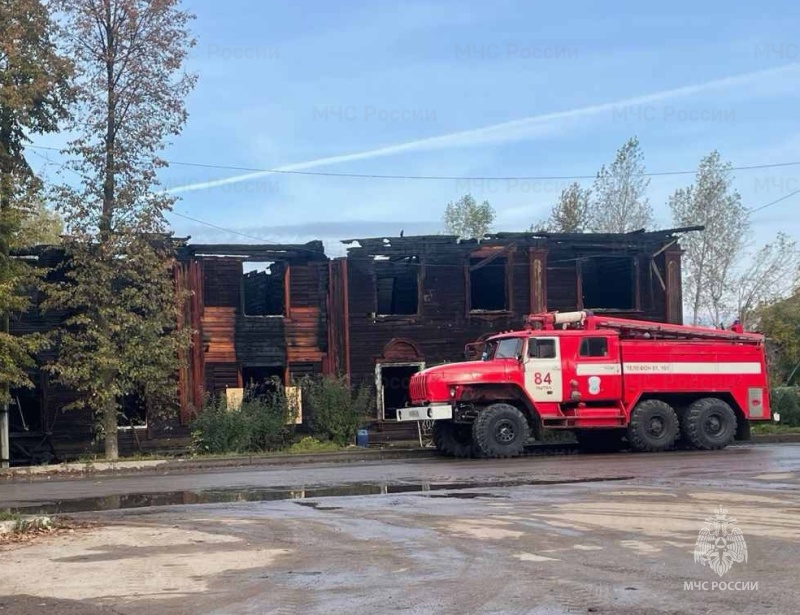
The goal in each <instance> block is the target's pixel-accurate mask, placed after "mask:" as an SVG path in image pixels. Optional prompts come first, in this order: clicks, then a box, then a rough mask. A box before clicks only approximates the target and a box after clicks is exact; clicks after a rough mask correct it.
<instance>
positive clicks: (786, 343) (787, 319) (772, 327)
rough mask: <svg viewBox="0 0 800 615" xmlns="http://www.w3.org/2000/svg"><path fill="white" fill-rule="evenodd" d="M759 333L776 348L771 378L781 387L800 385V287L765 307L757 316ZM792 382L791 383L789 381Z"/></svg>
mask: <svg viewBox="0 0 800 615" xmlns="http://www.w3.org/2000/svg"><path fill="white" fill-rule="evenodd" d="M755 317H756V320H757V322H758V328H759V330H760V331H761V332H762V333H764V334H765V335H766V336H767V337H768V338H769V339H770V340H772V342H773V343H775V344H776V345H777V350H778V357H777V361H775V364H774V365H772V366H771V367H772V368H773V373H772V376H773V378H774V380H775V381H776V382H777V383H779V384H784V383H785V384H792V383H794V384H797V383H799V382H800V369H797V367H798V365H800V286H797V287H796V288H795V290H794V292H793V293H792V294H791V295H790V296H789V297H787V298H785V299H781V300H779V301H775V302H773V303H771V304H769V305H763V306H761V307H760V308H759V309H758V310H756V314H755ZM790 378H792V382H788V380H789V379H790Z"/></svg>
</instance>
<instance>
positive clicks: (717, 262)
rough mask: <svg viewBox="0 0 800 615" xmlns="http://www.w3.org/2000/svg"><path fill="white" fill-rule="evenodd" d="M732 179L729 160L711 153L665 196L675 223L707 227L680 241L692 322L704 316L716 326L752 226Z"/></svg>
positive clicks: (728, 297) (723, 311)
mask: <svg viewBox="0 0 800 615" xmlns="http://www.w3.org/2000/svg"><path fill="white" fill-rule="evenodd" d="M732 182H733V178H732V176H731V164H730V163H729V162H722V159H721V156H720V154H719V152H717V151H713V152H711V153H710V154H708V155H706V156H704V157H703V159H702V160H701V161H700V165H699V167H698V169H697V174H696V176H695V180H694V184H692V185H690V186H687V187H686V188H680V189H678V190H676V191H675V193H674V194H673V195H672V196H671V197H670V199H669V207H670V210H671V212H672V220H673V224H674V225H675V226H679V227H680V226H693V225H705V231H703V232H701V233H687V234H686V235H685V236H684V237H683V238H682V239H681V247H682V248H683V250H684V254H683V261H682V273H683V280H684V283H683V295H684V299H685V300H686V302H687V304H688V306H689V308H690V310H691V315H692V324H698V322H699V321H700V319H701V317H702V316H703V315H704V314H705V315H706V317H707V318H710V321H711V323H713V324H717V323H718V322H720V320H721V319H722V317H723V315H725V314H726V311H728V310H729V309H730V303H731V297H730V294H731V290H732V288H733V286H734V281H735V280H736V277H737V264H738V263H739V262H740V261H741V258H742V255H743V254H744V249H745V237H746V236H747V233H748V231H749V228H750V224H749V222H748V216H747V209H746V208H745V207H744V205H742V198H741V196H740V195H739V193H738V192H736V190H734V189H733V187H732Z"/></svg>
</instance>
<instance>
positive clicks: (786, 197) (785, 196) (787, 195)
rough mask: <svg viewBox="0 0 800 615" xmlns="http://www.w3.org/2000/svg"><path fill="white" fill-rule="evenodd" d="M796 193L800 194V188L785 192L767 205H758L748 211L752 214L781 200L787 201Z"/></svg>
mask: <svg viewBox="0 0 800 615" xmlns="http://www.w3.org/2000/svg"><path fill="white" fill-rule="evenodd" d="M796 194H800V190H795V191H794V192H790V193H789V194H785V195H783V196H782V197H780V198H779V199H775V200H774V201H770V202H769V203H767V204H766V205H761V206H760V207H756V208H755V209H751V210H750V211H748V212H747V213H748V214H750V215H752V214H754V213H756V212H757V211H761V210H762V209H766V208H767V207H772V206H773V205H777V204H778V203H780V202H781V201H785V200H786V199H788V198H790V197H793V196H794V195H796Z"/></svg>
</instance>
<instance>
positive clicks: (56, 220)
mask: <svg viewBox="0 0 800 615" xmlns="http://www.w3.org/2000/svg"><path fill="white" fill-rule="evenodd" d="M63 232H64V221H63V220H62V219H61V216H59V215H58V212H57V211H55V210H54V209H51V208H49V207H47V205H46V204H45V202H44V199H42V198H38V199H35V201H34V203H33V204H32V207H31V210H30V215H28V216H26V217H25V218H24V219H23V220H22V223H21V225H20V229H19V238H18V241H17V243H18V244H19V247H21V248H25V247H31V246H55V245H58V244H60V243H61V234H62V233H63Z"/></svg>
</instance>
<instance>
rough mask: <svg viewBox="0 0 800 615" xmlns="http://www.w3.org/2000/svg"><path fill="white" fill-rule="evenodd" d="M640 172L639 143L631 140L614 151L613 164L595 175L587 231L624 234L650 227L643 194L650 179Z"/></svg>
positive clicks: (649, 212)
mask: <svg viewBox="0 0 800 615" xmlns="http://www.w3.org/2000/svg"><path fill="white" fill-rule="evenodd" d="M644 173H645V166H644V154H643V153H642V150H641V148H640V146H639V140H638V139H637V138H636V137H632V138H631V139H629V140H628V141H627V142H626V143H625V144H624V145H622V147H620V148H619V149H618V150H617V154H616V157H615V158H614V161H613V162H612V163H611V164H610V165H609V166H608V167H606V166H605V165H603V166H602V167H601V168H600V171H599V172H598V173H597V177H596V179H595V181H594V187H593V193H594V198H593V200H592V202H591V208H590V219H591V222H590V224H589V227H590V228H589V230H591V231H594V232H598V233H628V232H630V231H635V230H639V229H642V228H649V227H651V226H652V225H653V208H652V207H651V205H650V201H649V200H648V198H647V195H646V193H647V188H648V186H649V185H650V179H649V178H648V177H646V176H645V175H644Z"/></svg>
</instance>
